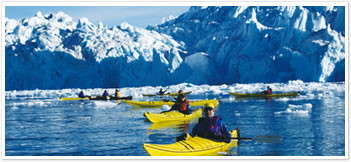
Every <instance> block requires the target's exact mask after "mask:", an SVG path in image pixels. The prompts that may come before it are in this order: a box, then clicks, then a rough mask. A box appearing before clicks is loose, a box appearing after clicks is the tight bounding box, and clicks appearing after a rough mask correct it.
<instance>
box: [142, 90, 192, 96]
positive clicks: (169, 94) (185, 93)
mask: <svg viewBox="0 0 351 162" xmlns="http://www.w3.org/2000/svg"><path fill="white" fill-rule="evenodd" d="M190 93H191V91H189V92H184V93H183V94H184V95H188V94H190ZM178 94H179V93H165V94H162V95H161V94H142V95H143V96H148V97H152V96H178Z"/></svg>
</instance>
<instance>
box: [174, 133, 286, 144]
mask: <svg viewBox="0 0 351 162" xmlns="http://www.w3.org/2000/svg"><path fill="white" fill-rule="evenodd" d="M187 136H188V135H187V134H182V135H180V136H178V137H176V141H177V142H178V141H181V140H185V138H186V137H187ZM220 138H221V139H222V140H224V139H237V140H255V141H258V142H262V143H279V142H280V141H281V140H282V137H281V136H270V135H267V136H257V137H254V138H251V137H231V138H226V137H220Z"/></svg>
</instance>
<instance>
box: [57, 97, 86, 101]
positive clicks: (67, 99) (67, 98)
mask: <svg viewBox="0 0 351 162" xmlns="http://www.w3.org/2000/svg"><path fill="white" fill-rule="evenodd" d="M60 99H61V100H62V101H73V100H89V97H84V98H80V97H61V98H60Z"/></svg>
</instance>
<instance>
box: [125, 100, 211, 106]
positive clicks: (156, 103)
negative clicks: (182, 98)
mask: <svg viewBox="0 0 351 162" xmlns="http://www.w3.org/2000/svg"><path fill="white" fill-rule="evenodd" d="M123 102H125V103H126V104H128V105H131V106H136V107H162V106H163V105H168V106H173V105H174V102H173V101H132V100H123ZM206 103H212V104H214V105H215V106H217V105H218V100H217V99H213V100H197V101H190V103H189V104H190V106H194V107H195V106H203V105H205V104H206Z"/></svg>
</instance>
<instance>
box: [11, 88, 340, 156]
mask: <svg viewBox="0 0 351 162" xmlns="http://www.w3.org/2000/svg"><path fill="white" fill-rule="evenodd" d="M302 94H303V95H302V96H299V97H296V98H279V99H242V100H237V99H235V98H234V97H232V96H230V95H221V96H220V97H221V102H220V104H219V106H218V107H217V108H216V115H220V116H222V117H223V120H224V122H225V124H226V125H227V127H228V129H229V130H231V129H234V128H237V127H239V128H240V130H241V136H242V137H252V138H254V140H242V141H240V145H239V146H238V147H235V148H232V149H231V150H230V152H229V153H221V155H229V156H344V155H345V92H337V91H336V92H332V93H329V92H326V91H323V90H321V91H312V92H311V91H308V90H306V92H302ZM217 97H219V96H218V95H213V94H208V95H190V96H189V97H188V98H190V99H204V98H209V99H211V98H217ZM143 99H147V98H143ZM148 99H151V100H157V99H159V98H158V97H153V98H148ZM5 105H6V106H5V155H6V156H148V153H147V152H146V151H145V150H144V148H143V144H144V143H159V144H169V143H174V142H175V137H177V136H179V135H181V134H183V133H184V132H191V129H192V128H193V126H194V124H195V123H196V122H197V120H193V121H191V122H190V123H184V124H172V123H170V124H158V125H157V124H156V125H155V124H152V123H150V122H149V121H147V120H146V119H145V118H144V117H143V113H144V112H145V111H149V112H160V111H161V110H160V109H157V108H156V109H155V108H142V109H136V108H133V107H131V106H129V105H126V104H125V103H123V102H122V103H121V104H118V103H117V102H116V101H114V102H113V101H83V102H82V101H60V100H58V97H57V96H55V94H52V95H50V93H48V95H46V97H42V96H39V97H38V96H33V95H23V96H16V97H11V96H6V100H5ZM261 136H264V137H268V136H272V137H279V139H280V140H272V139H270V140H259V137H261Z"/></svg>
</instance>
